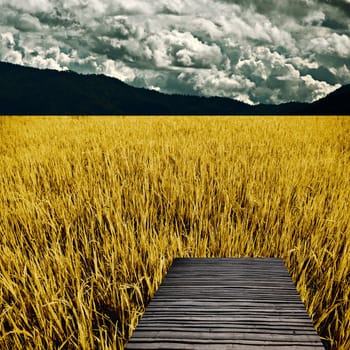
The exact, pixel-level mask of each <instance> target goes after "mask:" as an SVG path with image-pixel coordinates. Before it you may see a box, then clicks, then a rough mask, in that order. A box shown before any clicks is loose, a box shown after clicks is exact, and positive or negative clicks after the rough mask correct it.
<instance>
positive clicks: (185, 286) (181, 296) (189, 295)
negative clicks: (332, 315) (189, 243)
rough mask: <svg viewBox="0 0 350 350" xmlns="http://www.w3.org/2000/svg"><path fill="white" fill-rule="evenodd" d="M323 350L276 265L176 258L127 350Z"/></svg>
mask: <svg viewBox="0 0 350 350" xmlns="http://www.w3.org/2000/svg"><path fill="white" fill-rule="evenodd" d="M257 348H259V349H260V348H264V349H273V350H280V349H282V350H283V349H297V350H307V349H310V350H311V349H323V345H322V343H321V341H320V338H319V336H318V335H317V333H316V331H315V330H314V328H313V326H312V323H311V321H310V319H309V316H308V315H307V313H306V310H305V307H304V305H303V303H302V302H301V300H300V297H299V295H298V293H297V292H296V289H295V286H294V284H293V282H292V280H291V278H290V276H289V274H288V271H287V269H286V268H285V266H284V264H283V262H282V260H281V259H249V258H243V259H241V258H239V259H238V258H237V259H236V258H235V259H200V258H199V259H176V260H175V261H174V263H173V265H172V267H171V268H170V270H169V272H168V274H167V276H166V277H165V279H164V281H163V283H162V285H161V286H160V288H159V290H158V292H157V293H156V295H155V297H154V298H153V299H152V301H151V302H150V304H149V305H148V307H147V310H146V312H145V314H144V316H143V317H142V319H141V320H140V322H139V325H138V327H137V329H136V330H135V332H134V334H133V336H132V338H131V339H130V341H129V343H128V344H127V346H126V349H140V350H141V349H168V350H170V349H201V350H224V349H225V350H226V349H237V350H242V349H246V350H250V349H257Z"/></svg>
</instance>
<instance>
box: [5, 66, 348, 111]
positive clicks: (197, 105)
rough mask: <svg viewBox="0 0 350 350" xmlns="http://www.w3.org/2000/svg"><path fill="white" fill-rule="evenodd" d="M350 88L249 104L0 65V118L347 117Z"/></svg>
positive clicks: (87, 76) (107, 78) (74, 74)
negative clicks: (310, 99)
mask: <svg viewBox="0 0 350 350" xmlns="http://www.w3.org/2000/svg"><path fill="white" fill-rule="evenodd" d="M349 97H350V85H348V86H345V87H342V88H341V89H339V90H337V91H335V92H333V93H332V94H330V95H329V96H327V97H325V98H323V99H321V100H319V101H317V102H314V103H312V104H305V103H286V104H281V105H258V106H250V105H248V104H245V103H242V102H239V101H236V100H232V99H229V98H223V97H200V96H186V95H167V94H163V93H159V92H157V91H153V90H147V89H143V88H135V87H132V86H129V85H127V84H125V83H123V82H122V81H120V80H118V79H115V78H111V77H107V76H104V75H81V74H78V73H74V72H71V71H64V72H58V71H54V70H49V69H45V70H41V69H36V68H30V67H23V66H19V65H14V64H10V63H4V62H0V114H1V115H254V114H257V115H258V114H260V115H262V114H271V115H280V114H282V115H288V114H290V115H297V114H299V115H300V114H301V115H302V114H332V115H340V114H342V115H344V114H346V115H350V107H349V104H348V103H346V102H347V99H348V98H349Z"/></svg>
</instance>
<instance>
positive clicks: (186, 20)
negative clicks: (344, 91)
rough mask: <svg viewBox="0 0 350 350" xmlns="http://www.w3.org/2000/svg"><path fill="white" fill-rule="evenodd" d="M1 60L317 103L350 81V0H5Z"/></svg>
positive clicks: (259, 99)
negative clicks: (151, 0) (291, 0)
mask: <svg viewBox="0 0 350 350" xmlns="http://www.w3.org/2000/svg"><path fill="white" fill-rule="evenodd" d="M0 6H1V14H0V33H2V34H1V36H0V43H1V47H0V59H1V60H4V61H9V62H15V63H19V64H24V65H31V66H35V67H40V68H52V69H58V70H64V69H70V70H75V71H78V72H81V73H103V74H107V75H109V76H114V77H116V78H119V79H121V80H123V81H125V82H127V83H130V84H132V85H135V86H142V87H148V88H152V89H156V90H160V91H163V92H168V93H184V94H197V95H218V96H227V97H231V98H237V99H240V100H242V101H245V102H248V103H282V102H287V101H292V100H295V101H313V100H314V99H316V98H319V97H322V96H324V95H325V94H327V93H329V92H330V91H332V90H333V89H335V88H336V87H338V86H339V84H346V83H349V82H350V73H349V70H350V64H349V62H350V26H349V21H348V18H349V17H348V16H349V14H350V10H349V6H350V5H349V2H347V1H345V0H335V1H332V2H329V1H326V0H324V1H321V0H296V1H294V2H290V1H288V0H279V1H277V0H245V1H241V0H197V1H191V2H190V1H188V0H159V1H157V2H149V1H146V0H128V1H124V0H104V1H102V0H65V1H63V0H56V1H53V0H26V1H24V0H16V1H13V0H12V1H9V0H0Z"/></svg>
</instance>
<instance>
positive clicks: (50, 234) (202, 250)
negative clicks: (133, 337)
mask: <svg viewBox="0 0 350 350" xmlns="http://www.w3.org/2000/svg"><path fill="white" fill-rule="evenodd" d="M349 135H350V119H346V118H337V117H328V118H322V117H307V118H306V117H301V118H297V117H290V118H285V117H240V118H236V117H227V118H224V117H215V118H214V117H193V118H189V117H164V118H161V117H154V118H146V117H127V118H121V117H114V118H112V117H111V118H91V117H90V118H89V117H85V118H84V117H81V118H78V117H76V118H53V117H48V118H30V117H22V118H20V117H18V118H13V117H3V118H0V139H1V142H0V240H1V245H0V313H1V314H0V348H1V349H21V348H26V349H64V348H68V349H75V348H76V349H78V348H81V349H93V348H100V349H116V348H119V349H122V348H123V344H124V343H125V342H126V340H127V339H128V337H129V336H130V334H131V332H132V330H133V329H134V327H135V326H136V324H137V320H138V318H139V316H140V315H141V314H142V312H143V311H144V305H145V303H146V302H147V300H148V299H149V297H150V296H151V295H152V294H153V293H154V292H155V290H156V289H157V287H158V285H159V283H160V282H161V280H162V277H163V275H164V274H165V273H166V270H167V268H168V267H169V265H170V264H171V262H172V259H173V258H174V257H175V256H178V257H241V256H250V257H256V256H263V257H272V256H273V257H281V258H283V259H284V261H285V263H286V265H287V267H288V269H289V272H290V273H291V274H292V277H293V279H294V281H295V282H296V283H297V288H298V291H299V293H300V294H301V296H302V299H303V301H304V302H305V304H306V307H307V310H308V312H309V315H310V316H311V318H312V320H313V322H314V324H315V326H316V328H317V330H318V331H319V333H320V334H321V335H322V337H324V338H325V339H327V340H328V341H329V343H330V344H331V347H332V349H343V350H346V349H349V348H350V336H349V329H350V308H349V305H350V301H349V293H350V285H349V283H350V282H349V279H350V243H349V240H350V228H349V219H350V211H349V199H350V184H349V164H350V138H349Z"/></svg>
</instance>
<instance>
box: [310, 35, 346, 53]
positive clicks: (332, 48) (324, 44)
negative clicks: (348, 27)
mask: <svg viewBox="0 0 350 350" xmlns="http://www.w3.org/2000/svg"><path fill="white" fill-rule="evenodd" d="M307 49H308V50H310V51H313V52H316V53H318V54H331V55H336V56H338V57H343V58H345V57H349V58H350V37H349V36H348V35H345V34H341V35H339V34H337V33H332V34H330V35H328V36H326V37H316V38H313V39H311V40H310V42H309V45H308V47H307Z"/></svg>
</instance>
